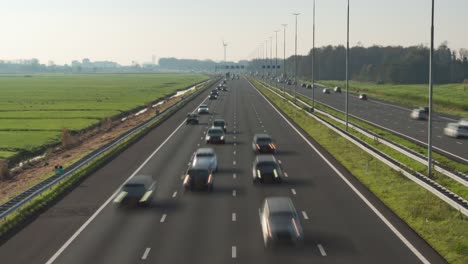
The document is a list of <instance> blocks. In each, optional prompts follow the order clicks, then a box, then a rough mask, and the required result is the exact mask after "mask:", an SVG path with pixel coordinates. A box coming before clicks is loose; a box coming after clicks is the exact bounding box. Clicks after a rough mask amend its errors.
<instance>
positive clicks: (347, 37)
mask: <svg viewBox="0 0 468 264" xmlns="http://www.w3.org/2000/svg"><path fill="white" fill-rule="evenodd" d="M348 79H349V0H348V15H347V27H346V100H345V110H346V118H345V119H346V131H348V104H349V101H348V100H349V80H348Z"/></svg>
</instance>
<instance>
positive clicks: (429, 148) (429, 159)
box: [427, 0, 434, 177]
mask: <svg viewBox="0 0 468 264" xmlns="http://www.w3.org/2000/svg"><path fill="white" fill-rule="evenodd" d="M433 57H434V0H432V10H431V50H430V52H429V118H428V128H427V163H428V164H427V175H428V177H431V176H432V88H433V86H434V73H433V63H434V61H433Z"/></svg>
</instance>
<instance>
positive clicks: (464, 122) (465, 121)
mask: <svg viewBox="0 0 468 264" xmlns="http://www.w3.org/2000/svg"><path fill="white" fill-rule="evenodd" d="M458 124H460V125H462V126H468V118H462V119H460V121H458Z"/></svg>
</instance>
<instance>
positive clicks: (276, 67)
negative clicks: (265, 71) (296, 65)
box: [275, 30, 279, 87]
mask: <svg viewBox="0 0 468 264" xmlns="http://www.w3.org/2000/svg"><path fill="white" fill-rule="evenodd" d="M278 31H279V30H275V34H276V52H275V53H276V54H275V78H278ZM275 83H276V86H277V87H278V81H275Z"/></svg>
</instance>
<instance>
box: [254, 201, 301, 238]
mask: <svg viewBox="0 0 468 264" xmlns="http://www.w3.org/2000/svg"><path fill="white" fill-rule="evenodd" d="M258 213H259V216H260V225H261V226H262V236H263V242H264V245H265V247H270V246H273V245H274V244H276V243H279V242H292V243H294V244H300V243H301V242H302V241H304V233H303V231H302V226H301V222H300V219H299V215H298V214H297V211H296V208H295V207H294V205H293V203H292V201H291V199H290V198H288V197H267V198H265V200H264V201H263V203H262V206H261V208H260V209H259V210H258Z"/></svg>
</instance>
